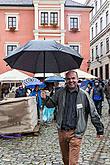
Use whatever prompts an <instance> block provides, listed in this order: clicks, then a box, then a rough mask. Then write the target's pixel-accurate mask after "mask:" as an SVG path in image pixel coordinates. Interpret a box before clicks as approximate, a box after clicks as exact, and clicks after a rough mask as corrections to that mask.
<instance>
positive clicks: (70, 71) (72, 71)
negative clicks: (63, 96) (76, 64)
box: [65, 70, 78, 78]
mask: <svg viewBox="0 0 110 165" xmlns="http://www.w3.org/2000/svg"><path fill="white" fill-rule="evenodd" d="M69 73H76V76H77V78H78V73H77V72H76V71H75V70H69V71H67V72H66V74H65V78H66V77H67V75H68V74H69Z"/></svg>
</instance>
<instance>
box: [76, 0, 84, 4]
mask: <svg viewBox="0 0 110 165" xmlns="http://www.w3.org/2000/svg"><path fill="white" fill-rule="evenodd" d="M74 1H76V2H78V3H82V4H83V3H85V2H86V0H74Z"/></svg>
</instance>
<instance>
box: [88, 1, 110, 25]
mask: <svg viewBox="0 0 110 165" xmlns="http://www.w3.org/2000/svg"><path fill="white" fill-rule="evenodd" d="M108 6H109V2H108V1H105V2H104V4H103V5H102V6H101V8H100V9H99V10H98V11H97V13H96V14H95V15H94V16H93V17H92V19H91V21H90V26H92V25H93V24H94V22H95V21H96V20H97V19H98V18H99V16H100V15H101V14H102V13H103V12H104V11H105V10H106V9H107V8H108Z"/></svg>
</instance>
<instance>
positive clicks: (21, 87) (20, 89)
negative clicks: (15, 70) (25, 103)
mask: <svg viewBox="0 0 110 165" xmlns="http://www.w3.org/2000/svg"><path fill="white" fill-rule="evenodd" d="M17 97H26V88H25V87H24V85H23V84H22V83H21V84H19V87H18V88H17V89H16V92H15V98H17Z"/></svg>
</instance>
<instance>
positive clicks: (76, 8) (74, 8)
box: [65, 6, 93, 12]
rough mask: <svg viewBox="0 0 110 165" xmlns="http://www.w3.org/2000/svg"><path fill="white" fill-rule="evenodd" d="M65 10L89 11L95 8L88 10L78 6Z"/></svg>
mask: <svg viewBox="0 0 110 165" xmlns="http://www.w3.org/2000/svg"><path fill="white" fill-rule="evenodd" d="M65 10H73V11H89V12H91V10H93V8H92V7H91V8H88V7H76V6H71V7H65Z"/></svg>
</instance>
